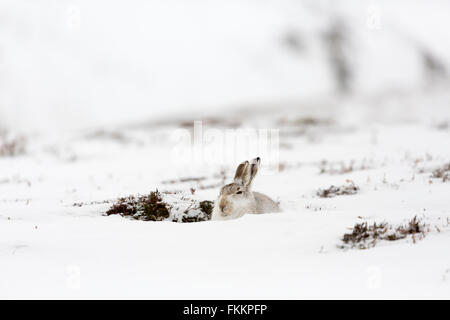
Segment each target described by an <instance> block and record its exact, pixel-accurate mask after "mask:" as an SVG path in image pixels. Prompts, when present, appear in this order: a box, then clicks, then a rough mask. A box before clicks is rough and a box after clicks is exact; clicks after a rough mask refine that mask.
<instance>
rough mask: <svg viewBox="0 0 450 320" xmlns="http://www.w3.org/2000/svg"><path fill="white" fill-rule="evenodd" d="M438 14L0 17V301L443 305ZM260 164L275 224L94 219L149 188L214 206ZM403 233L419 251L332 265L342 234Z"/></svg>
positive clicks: (353, 4) (237, 2)
mask: <svg viewBox="0 0 450 320" xmlns="http://www.w3.org/2000/svg"><path fill="white" fill-rule="evenodd" d="M449 9H450V5H449V3H448V2H447V1H444V0H442V1H441V0H435V1H428V0H415V1H411V0H409V1H406V0H398V1H392V0H379V1H375V2H374V1H361V0H342V1H337V0H333V1H326V0H323V1H319V0H314V1H306V0H303V1H300V0H298V1H297V0H281V1H278V0H267V1H259V0H249V1H241V0H233V1H228V0H227V1H214V2H212V1H209V0H196V1H190V2H189V4H187V3H184V2H183V1H180V0H169V1H143V0H132V1H122V2H121V1H115V2H114V3H108V5H105V2H104V1H98V0H97V1H85V0H79V1H77V0H73V1H57V2H55V1H48V0H42V1H40V2H36V3H35V2H33V3H31V2H30V1H24V0H4V1H2V2H1V3H0V298H158V299H162V298H186V299H189V298H202V299H213V298H234V299H236V298H254V299H258V298H272V299H283V298H286V299H289V298H445V299H449V298H450V254H449V250H448V247H449V245H450V224H449V219H450V197H449V195H450V192H449V191H450V181H444V180H445V179H442V178H434V177H432V172H433V171H434V170H435V169H437V168H443V166H445V165H446V164H449V163H450V93H449V91H448V88H449V79H448V78H449V77H448V71H449V70H450V67H449V66H450V60H449V59H450V55H449V52H450V47H449V42H448V38H449V30H450V28H448V27H446V26H447V25H448V14H447V13H448V10H449ZM195 120H200V121H202V122H201V125H202V130H203V133H204V134H205V135H204V136H202V137H203V143H202V144H201V146H202V147H204V148H203V149H201V148H200V149H199V148H197V147H199V146H198V145H197V144H196V143H195V142H194V134H195V132H197V133H198V131H196V129H195V128H197V129H198V126H195V127H194V121H195ZM193 127H194V130H192V129H193ZM242 128H246V129H249V130H250V131H249V132H253V133H258V134H259V133H260V132H262V131H258V130H260V129H273V130H275V131H268V132H274V133H275V136H271V135H270V137H271V138H274V137H275V138H274V140H271V141H273V142H274V144H273V145H272V149H271V151H273V152H268V153H267V152H266V153H264V150H253V149H252V148H249V149H248V150H247V149H243V150H241V152H237V151H236V149H235V147H236V145H233V144H232V143H229V142H226V141H225V140H221V138H220V137H224V135H225V134H226V133H228V132H231V133H236V132H238V131H236V130H238V129H242ZM252 130H253V131H252ZM241 133H242V132H241ZM277 134H278V135H277ZM277 136H278V137H279V140H277V139H276V137H277ZM183 137H188V138H191V139H192V141H191V140H188V141H184V140H182V139H181V138H183ZM257 137H261V136H257ZM23 139H24V140H23ZM211 139H213V140H212V142H211ZM5 140H8V141H10V142H11V141H16V145H18V148H16V149H14V147H12V146H13V145H9V146H8V147H4V145H3V146H2V143H4V142H5ZM257 140H258V139H257ZM23 141H25V142H24V143H25V144H24V149H25V150H24V151H25V152H21V145H22V143H23ZM196 141H197V140H196ZM258 141H259V140H258ZM191 142H192V144H191ZM252 146H253V145H252ZM11 150H13V151H16V153H17V154H15V155H13V156H8V155H7V154H8V153H11ZM221 150H222V151H223V153H221ZM13 153H14V152H13ZM255 156H261V157H262V166H263V167H262V169H261V171H260V173H259V175H258V177H257V178H256V180H255V182H254V185H253V189H254V190H255V191H260V192H263V193H266V194H267V195H269V196H271V197H272V198H273V199H276V200H278V201H279V202H280V205H281V208H282V209H283V211H282V212H281V213H277V214H265V215H245V216H243V217H242V218H240V219H237V220H233V221H226V222H215V221H206V222H198V223H174V222H168V221H164V222H146V221H137V220H131V219H127V218H124V217H120V216H106V215H105V212H106V211H107V210H108V208H109V207H110V206H111V204H112V203H113V202H114V201H115V200H116V199H117V198H118V197H122V196H127V195H137V194H147V193H149V192H150V191H153V190H155V189H158V190H161V191H164V190H168V191H173V190H182V191H185V192H190V190H191V188H192V189H195V194H194V195H193V197H195V198H196V199H198V200H215V199H216V197H217V195H218V193H219V188H220V186H221V184H222V183H223V182H224V177H225V178H226V179H225V182H229V181H231V177H232V176H233V173H234V170H235V168H236V166H237V165H238V164H239V162H241V161H243V160H246V159H250V158H253V157H255ZM274 168H275V169H276V170H274ZM351 182H353V183H354V184H355V185H356V186H357V187H358V188H359V190H358V192H357V194H354V195H340V196H336V197H332V198H321V197H319V196H318V195H317V191H318V190H320V189H322V190H323V189H326V188H328V187H330V186H332V185H334V186H341V185H344V184H348V183H351ZM414 216H417V217H418V218H419V219H421V221H423V222H424V223H425V224H426V228H425V231H426V232H425V237H422V236H421V235H417V236H416V237H414V238H413V237H412V236H408V237H407V238H406V239H403V240H397V241H378V242H377V244H376V245H375V247H373V248H369V249H365V250H360V249H356V248H353V249H349V248H346V249H342V248H341V245H342V237H343V235H344V234H345V233H349V232H351V229H352V227H353V226H354V225H355V224H357V223H362V222H365V221H367V222H368V223H372V222H377V223H380V222H388V223H390V224H392V225H394V226H396V225H399V224H405V223H407V222H408V221H409V220H411V218H413V217H414Z"/></svg>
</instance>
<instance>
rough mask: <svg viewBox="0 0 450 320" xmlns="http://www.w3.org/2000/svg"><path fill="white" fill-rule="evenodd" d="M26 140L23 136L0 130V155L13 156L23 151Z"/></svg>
mask: <svg viewBox="0 0 450 320" xmlns="http://www.w3.org/2000/svg"><path fill="white" fill-rule="evenodd" d="M25 146H26V140H25V137H23V136H17V135H14V134H12V133H10V132H8V131H5V130H0V157H14V156H17V155H21V154H23V153H25Z"/></svg>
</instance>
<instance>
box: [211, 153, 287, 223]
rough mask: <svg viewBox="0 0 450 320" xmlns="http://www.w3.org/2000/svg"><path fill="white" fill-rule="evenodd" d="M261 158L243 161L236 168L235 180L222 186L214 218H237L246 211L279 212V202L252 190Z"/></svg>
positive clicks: (213, 214)
mask: <svg viewBox="0 0 450 320" xmlns="http://www.w3.org/2000/svg"><path fill="white" fill-rule="evenodd" d="M260 162H261V159H260V158H259V157H258V158H256V159H253V160H252V162H251V163H249V162H248V161H244V162H242V163H241V164H240V165H239V166H238V167H237V169H236V174H235V176H234V181H233V182H232V183H230V184H227V185H225V186H223V187H222V189H221V190H220V195H219V198H218V200H217V202H216V205H215V206H214V209H213V212H212V218H211V219H212V220H229V219H236V218H239V217H241V216H243V215H244V214H246V213H267V212H279V211H280V207H279V206H278V203H276V202H275V201H273V200H272V199H271V198H269V197H268V196H266V195H265V194H262V193H259V192H252V191H251V190H250V187H251V184H252V181H253V179H254V178H255V176H256V173H257V172H258V168H259V164H260Z"/></svg>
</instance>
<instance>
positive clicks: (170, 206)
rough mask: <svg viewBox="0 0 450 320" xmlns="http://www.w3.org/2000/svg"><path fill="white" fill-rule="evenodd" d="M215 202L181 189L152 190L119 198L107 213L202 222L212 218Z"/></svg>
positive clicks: (135, 217) (140, 218) (144, 218)
mask: <svg viewBox="0 0 450 320" xmlns="http://www.w3.org/2000/svg"><path fill="white" fill-rule="evenodd" d="M213 207H214V203H213V202H212V201H207V200H205V201H197V200H195V199H193V198H190V197H189V196H188V195H187V194H185V193H182V192H180V191H175V192H169V191H165V192H159V191H158V190H156V191H152V192H150V193H149V194H148V195H139V196H133V195H132V196H128V197H123V198H119V199H118V200H117V202H116V203H114V204H113V205H112V206H111V207H110V208H109V210H108V211H106V215H108V216H109V215H114V214H118V215H121V216H123V217H130V218H133V219H136V220H144V221H163V220H168V221H173V222H200V221H207V220H210V219H211V213H212V209H213Z"/></svg>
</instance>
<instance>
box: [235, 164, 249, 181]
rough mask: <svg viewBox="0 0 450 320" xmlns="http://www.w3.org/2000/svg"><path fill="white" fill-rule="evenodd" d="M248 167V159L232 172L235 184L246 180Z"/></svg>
mask: <svg viewBox="0 0 450 320" xmlns="http://www.w3.org/2000/svg"><path fill="white" fill-rule="evenodd" d="M249 167H250V164H249V163H248V161H244V162H242V163H241V164H240V165H239V166H238V167H237V169H236V173H235V174H234V183H237V184H241V185H243V184H244V181H245V180H248V178H246V176H248V168H249Z"/></svg>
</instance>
